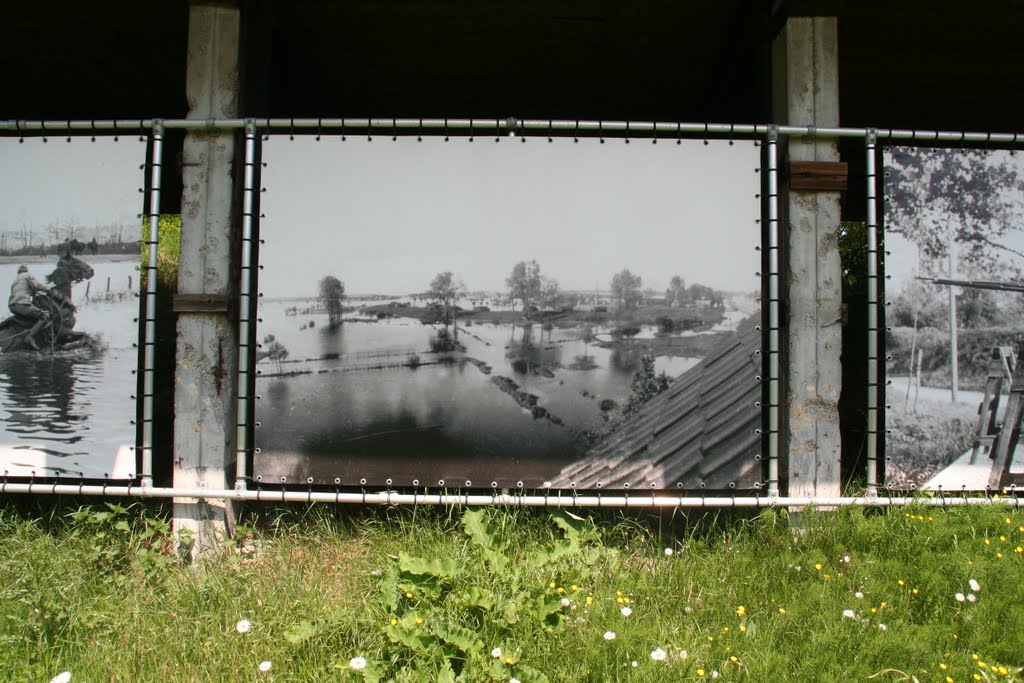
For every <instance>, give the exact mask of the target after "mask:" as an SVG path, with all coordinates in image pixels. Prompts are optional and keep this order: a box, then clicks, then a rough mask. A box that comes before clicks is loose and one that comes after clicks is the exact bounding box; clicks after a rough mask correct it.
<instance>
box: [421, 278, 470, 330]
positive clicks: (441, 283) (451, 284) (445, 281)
mask: <svg viewBox="0 0 1024 683" xmlns="http://www.w3.org/2000/svg"><path fill="white" fill-rule="evenodd" d="M464 291H466V286H465V285H464V284H462V281H461V280H459V279H458V278H457V277H455V275H454V274H453V273H452V271H450V270H446V271H444V272H443V273H438V274H437V275H435V276H434V279H433V280H431V281H430V290H429V291H428V292H427V295H428V296H429V297H430V298H431V299H432V300H434V301H436V302H438V303H439V304H441V305H442V306H443V307H444V327H445V331H446V333H447V330H448V325H451V324H453V323H454V322H455V302H456V300H457V299H458V298H459V297H460V296H461V295H462V293H463V292H464ZM458 338H459V326H458V325H455V340H456V341H457V340H458Z"/></svg>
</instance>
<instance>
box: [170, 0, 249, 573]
mask: <svg viewBox="0 0 1024 683" xmlns="http://www.w3.org/2000/svg"><path fill="white" fill-rule="evenodd" d="M239 38H240V13H239V9H238V7H237V6H233V5H232V4H231V3H225V2H193V3H192V4H191V6H190V8H189V31H188V64H187V75H186V79H187V80H186V96H187V98H188V104H189V113H188V118H193V119H209V118H237V117H238V113H239V112H238V95H239ZM234 163H235V133H234V132H233V131H224V132H218V131H212V130H211V131H207V130H200V131H195V132H189V133H188V135H186V137H185V146H184V151H183V155H182V181H183V186H184V190H183V192H182V198H181V228H182V234H181V256H180V260H179V266H178V299H177V300H176V301H175V309H176V310H177V311H178V330H177V333H178V336H177V370H176V373H175V392H174V410H175V421H174V486H175V487H190V488H191V487H205V488H212V489H224V488H230V487H229V486H228V481H229V478H228V476H227V468H228V467H229V466H232V465H233V464H234V460H235V438H236V426H237V418H236V413H237V406H236V398H235V394H236V391H235V385H236V377H237V351H238V340H237V329H236V328H237V325H236V324H235V323H234V322H233V321H232V320H231V319H230V318H229V315H228V310H229V308H230V307H229V306H228V305H227V302H229V301H230V300H231V297H232V296H234V295H235V291H234V289H235V287H234V282H233V278H232V276H231V274H232V268H231V265H232V264H231V260H232V254H233V253H234V249H233V247H232V245H233V244H234V241H235V240H234V224H235V218H236V217H235V215H234V210H233V209H234V195H235V192H234ZM196 295H204V297H202V298H203V300H205V301H206V302H207V306H206V310H199V309H200V308H201V307H197V306H190V305H188V302H189V301H195V300H196V299H197V297H196ZM211 301H212V302H214V303H215V305H213V306H210V305H209V302H211ZM180 302H184V303H180ZM216 302H221V304H222V305H220V306H217V305H216ZM230 512H231V511H230V509H229V508H225V506H224V504H223V503H222V502H220V501H206V500H203V499H180V498H176V499H175V500H174V525H175V530H176V531H178V532H179V537H181V536H185V537H187V538H190V539H191V543H186V544H185V547H184V548H183V552H190V553H191V554H192V556H193V557H195V556H197V555H199V554H202V553H203V552H205V551H208V550H211V549H213V548H215V547H216V545H217V544H218V542H219V541H220V540H222V539H223V537H224V535H225V534H226V533H227V524H228V522H229V521H230V519H231V518H230V515H229V513H230Z"/></svg>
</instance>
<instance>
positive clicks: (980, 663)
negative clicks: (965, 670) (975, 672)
mask: <svg viewBox="0 0 1024 683" xmlns="http://www.w3.org/2000/svg"><path fill="white" fill-rule="evenodd" d="M978 668H979V669H987V668H988V664H986V663H985V662H978Z"/></svg>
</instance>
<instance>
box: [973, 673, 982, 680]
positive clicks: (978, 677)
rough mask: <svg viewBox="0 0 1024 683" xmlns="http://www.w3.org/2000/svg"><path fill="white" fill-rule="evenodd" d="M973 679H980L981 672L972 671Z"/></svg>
mask: <svg viewBox="0 0 1024 683" xmlns="http://www.w3.org/2000/svg"><path fill="white" fill-rule="evenodd" d="M974 680H976V681H980V680H981V674H980V673H978V672H977V671H975V672H974Z"/></svg>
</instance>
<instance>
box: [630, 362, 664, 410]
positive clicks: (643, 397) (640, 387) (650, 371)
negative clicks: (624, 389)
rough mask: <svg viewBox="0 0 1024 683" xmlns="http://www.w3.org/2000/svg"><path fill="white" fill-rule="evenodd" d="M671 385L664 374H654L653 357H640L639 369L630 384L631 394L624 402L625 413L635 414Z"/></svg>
mask: <svg viewBox="0 0 1024 683" xmlns="http://www.w3.org/2000/svg"><path fill="white" fill-rule="evenodd" d="M671 383H672V380H671V378H669V376H668V375H666V374H665V373H664V372H662V373H660V374H659V373H655V372H654V356H652V355H650V354H647V353H645V354H644V355H642V356H641V357H640V368H639V369H638V370H637V371H636V373H634V374H633V381H632V383H631V384H630V389H632V390H633V393H631V394H630V396H629V400H628V401H627V402H626V408H625V412H626V413H627V414H629V413H632V412H635V411H636V410H637V409H639V408H640V406H642V405H643V404H644V403H646V402H647V401H649V400H651V399H652V398H654V397H655V396H657V395H658V394H660V393H661V392H663V391H665V390H666V389H668V386H669V384H671Z"/></svg>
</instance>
